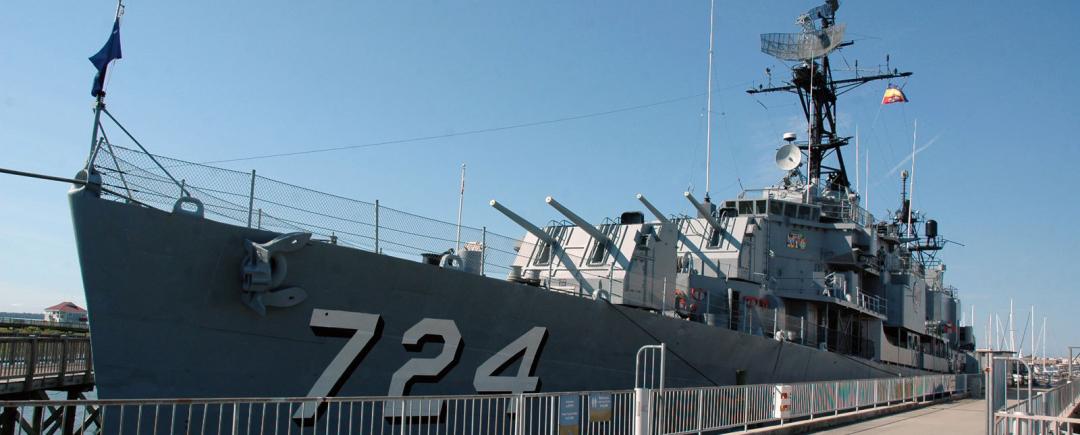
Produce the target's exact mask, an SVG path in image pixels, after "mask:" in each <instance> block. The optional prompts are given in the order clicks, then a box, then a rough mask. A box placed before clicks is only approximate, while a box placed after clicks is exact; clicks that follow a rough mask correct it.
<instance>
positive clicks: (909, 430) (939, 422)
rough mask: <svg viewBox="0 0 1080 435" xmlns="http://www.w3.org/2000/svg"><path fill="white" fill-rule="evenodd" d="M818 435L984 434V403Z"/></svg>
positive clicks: (936, 408)
mask: <svg viewBox="0 0 1080 435" xmlns="http://www.w3.org/2000/svg"><path fill="white" fill-rule="evenodd" d="M816 433H819V434H830V435H849V434H932V433H949V434H972V435H974V434H985V433H986V402H984V401H983V400H977V399H964V400H959V401H956V402H948V403H940V404H936V405H930V406H927V407H925V408H918V409H914V410H911V411H908V412H903V413H899V414H892V415H887V416H883V417H880V418H875V419H873V420H866V421H862V422H859V423H854V424H850V425H846V426H841V427H837V428H833V429H829V430H824V431H821V432H816Z"/></svg>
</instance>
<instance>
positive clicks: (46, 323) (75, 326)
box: [0, 317, 90, 331]
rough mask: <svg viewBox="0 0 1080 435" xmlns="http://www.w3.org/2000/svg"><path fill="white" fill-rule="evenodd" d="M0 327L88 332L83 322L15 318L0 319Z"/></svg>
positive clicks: (86, 325)
mask: <svg viewBox="0 0 1080 435" xmlns="http://www.w3.org/2000/svg"><path fill="white" fill-rule="evenodd" d="M0 325H4V326H32V327H36V328H42V329H65V330H70V331H89V330H90V325H88V324H86V323H84V322H53V321H50V320H37V319H20V318H15V317H0Z"/></svg>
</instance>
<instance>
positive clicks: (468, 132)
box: [201, 82, 749, 164]
mask: <svg viewBox="0 0 1080 435" xmlns="http://www.w3.org/2000/svg"><path fill="white" fill-rule="evenodd" d="M746 83H749V82H742V83H738V84H734V85H731V86H728V87H725V88H723V89H716V90H713V93H716V92H719V91H724V90H729V89H732V88H735V87H739V86H744V85H745V84H746ZM706 94H707V93H705V92H699V93H696V94H693V95H686V96H682V97H677V98H669V99H667V100H661V101H655V102H652V103H646V104H638V105H634V106H627V107H620V108H617V109H611V110H604V111H600V112H592V113H585V114H581V115H572V116H564V117H561V118H554V119H546V120H542V121H532V122H523V123H519V124H510V125H503V126H499V127H489V128H480V129H475V130H466V131H461V132H456V133H447V134H438V135H430V136H417V137H410V138H403V139H392V140H385V141H379V142H369V143H364V144H357V145H345V146H339V147H329V148H317V149H310V150H303V151H292V152H284V153H274V154H261V155H254V156H247V157H236V158H231V159H221V160H210V161H205V162H201V163H202V164H216V163H230V162H241V161H248V160H259V159H269V158H276V157H289V156H298V155H304V154H316V153H325V152H332V151H343V150H350V149H360V148H371V147H377V146H382V145H396V144H403V143H410V142H423V141H429V140H435V139H445V138H450V137H458V136H470V135H475V134H483V133H493V132H498V131H504V130H514V129H519V128H527V127H537V126H541V125H549V124H556V123H560V122H567V121H577V120H581V119H587V118H595V117H598V116H606V115H613V114H616V113H622V112H630V111H634V110H641V109H647V108H651V107H656V106H662V105H666V104H672V103H677V102H680V101H686V100H691V99H694V98H698V97H701V96H703V95H706Z"/></svg>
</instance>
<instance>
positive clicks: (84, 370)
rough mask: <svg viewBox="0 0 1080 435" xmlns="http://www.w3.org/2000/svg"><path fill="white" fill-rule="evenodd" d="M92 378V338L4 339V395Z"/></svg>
mask: <svg viewBox="0 0 1080 435" xmlns="http://www.w3.org/2000/svg"><path fill="white" fill-rule="evenodd" d="M92 376H93V363H92V358H91V356H90V339H89V338H85V337H2V338H0V394H11V393H17V392H20V391H30V390H34V389H40V388H43V387H57V386H62V385H63V384H70V383H88V382H89V379H91V377H92ZM79 378H82V380H81V381H80V379H79Z"/></svg>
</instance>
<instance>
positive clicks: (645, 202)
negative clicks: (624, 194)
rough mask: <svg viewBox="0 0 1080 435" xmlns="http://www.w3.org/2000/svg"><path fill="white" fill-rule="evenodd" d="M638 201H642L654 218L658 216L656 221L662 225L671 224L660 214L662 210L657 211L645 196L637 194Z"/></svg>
mask: <svg viewBox="0 0 1080 435" xmlns="http://www.w3.org/2000/svg"><path fill="white" fill-rule="evenodd" d="M637 199H638V201H641V203H642V204H643V205H645V208H647V209H649V212H650V213H652V214H653V216H656V219H657V220H659V221H660V223H662V224H666V223H668V222H669V221H668V218H666V217H664V214H663V213H660V210H657V209H656V207H653V205H652V203H651V202H649V200H647V199H645V195H642V194H640V193H639V194H637Z"/></svg>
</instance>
